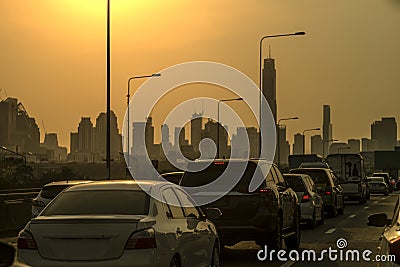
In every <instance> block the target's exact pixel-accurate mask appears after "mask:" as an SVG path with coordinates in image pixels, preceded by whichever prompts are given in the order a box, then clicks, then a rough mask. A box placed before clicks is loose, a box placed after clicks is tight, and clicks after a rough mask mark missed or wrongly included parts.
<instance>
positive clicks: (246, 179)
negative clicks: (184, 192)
mask: <svg viewBox="0 0 400 267" xmlns="http://www.w3.org/2000/svg"><path fill="white" fill-rule="evenodd" d="M194 164H196V163H194ZM198 164H204V163H198ZM229 164H233V169H236V168H237V170H241V169H243V167H246V162H231V163H229ZM227 166H228V162H213V163H212V164H210V166H208V167H207V168H205V169H204V170H201V171H199V172H189V171H187V172H185V173H184V174H183V177H182V180H181V183H180V185H182V186H187V187H196V186H202V185H206V184H209V183H211V182H213V181H214V180H216V179H217V178H218V177H220V176H221V175H222V173H223V172H224V171H225V170H226V168H227ZM256 169H257V164H256V163H255V162H252V161H250V162H248V164H247V167H246V169H245V171H244V173H243V176H242V177H241V179H240V180H239V182H238V183H237V184H236V186H235V187H234V188H233V189H232V191H238V192H245V193H248V192H249V191H248V188H249V184H250V182H251V180H252V178H253V175H254V173H255V171H256ZM256 174H257V175H261V171H260V172H257V173H256Z"/></svg>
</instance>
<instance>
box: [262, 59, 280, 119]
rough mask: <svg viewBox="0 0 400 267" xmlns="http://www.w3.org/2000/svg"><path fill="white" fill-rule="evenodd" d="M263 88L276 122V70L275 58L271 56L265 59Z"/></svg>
mask: <svg viewBox="0 0 400 267" xmlns="http://www.w3.org/2000/svg"><path fill="white" fill-rule="evenodd" d="M262 73H263V75H262V77H263V80H262V90H263V95H264V97H265V98H266V100H267V102H268V105H269V107H270V108H271V111H272V114H273V116H274V120H275V122H276V121H277V120H276V118H277V105H276V70H275V60H274V59H272V58H271V56H269V57H268V58H265V59H264V68H263V72H262Z"/></svg>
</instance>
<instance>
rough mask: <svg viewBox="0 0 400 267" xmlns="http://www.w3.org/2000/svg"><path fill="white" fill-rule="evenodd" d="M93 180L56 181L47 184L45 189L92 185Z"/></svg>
mask: <svg viewBox="0 0 400 267" xmlns="http://www.w3.org/2000/svg"><path fill="white" fill-rule="evenodd" d="M91 182H93V181H91V180H65V181H56V182H51V183H48V184H45V185H44V186H43V187H46V186H53V185H71V186H72V185H77V184H84V183H91Z"/></svg>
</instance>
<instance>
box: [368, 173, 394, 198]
mask: <svg viewBox="0 0 400 267" xmlns="http://www.w3.org/2000/svg"><path fill="white" fill-rule="evenodd" d="M367 183H368V188H369V191H370V192H371V194H384V195H385V196H387V195H389V185H388V184H387V183H386V182H385V178H384V177H367Z"/></svg>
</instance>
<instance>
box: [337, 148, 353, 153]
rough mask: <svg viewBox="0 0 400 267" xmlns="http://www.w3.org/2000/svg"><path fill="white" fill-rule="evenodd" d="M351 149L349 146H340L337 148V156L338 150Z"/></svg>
mask: <svg viewBox="0 0 400 267" xmlns="http://www.w3.org/2000/svg"><path fill="white" fill-rule="evenodd" d="M350 148H351V147H349V146H340V147H338V149H337V153H338V154H340V149H350Z"/></svg>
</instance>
